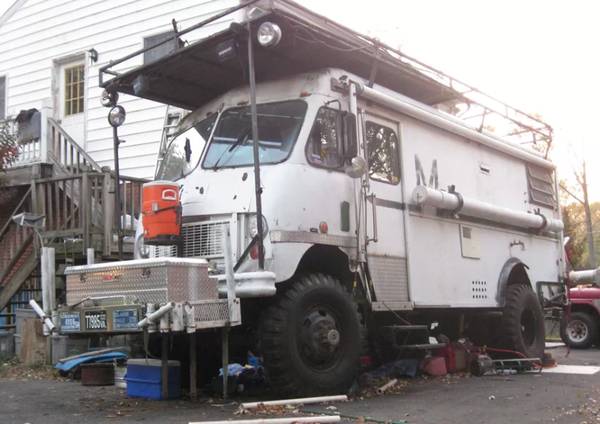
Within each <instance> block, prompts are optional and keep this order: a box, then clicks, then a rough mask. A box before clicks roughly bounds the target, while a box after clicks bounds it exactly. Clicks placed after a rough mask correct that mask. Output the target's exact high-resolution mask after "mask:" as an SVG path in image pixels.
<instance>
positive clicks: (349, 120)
mask: <svg viewBox="0 0 600 424" xmlns="http://www.w3.org/2000/svg"><path fill="white" fill-rule="evenodd" d="M342 125H343V127H342V134H343V139H344V159H346V160H351V159H352V158H354V157H355V156H356V155H357V154H358V143H357V142H356V119H355V118H354V115H352V114H351V113H346V112H344V114H343V117H342Z"/></svg>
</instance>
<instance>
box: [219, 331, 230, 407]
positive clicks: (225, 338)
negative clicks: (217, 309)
mask: <svg viewBox="0 0 600 424" xmlns="http://www.w3.org/2000/svg"><path fill="white" fill-rule="evenodd" d="M221 342H222V347H221V349H222V358H221V360H222V364H221V366H222V367H223V400H227V380H228V379H229V327H223V329H222V330H221Z"/></svg>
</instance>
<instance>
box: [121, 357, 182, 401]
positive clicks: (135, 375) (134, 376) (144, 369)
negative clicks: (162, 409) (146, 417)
mask: <svg viewBox="0 0 600 424" xmlns="http://www.w3.org/2000/svg"><path fill="white" fill-rule="evenodd" d="M160 367H161V361H160V360H158V359H130V360H128V361H127V375H126V376H125V380H126V381H127V396H130V397H139V398H145V399H154V400H162V397H161V384H162V374H161V369H160ZM180 396H181V366H180V363H179V361H169V399H177V398H179V397H180Z"/></svg>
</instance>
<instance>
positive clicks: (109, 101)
mask: <svg viewBox="0 0 600 424" xmlns="http://www.w3.org/2000/svg"><path fill="white" fill-rule="evenodd" d="M118 100H119V93H117V92H116V91H108V90H106V89H104V90H103V91H102V96H101V97H100V103H102V106H104V107H112V106H114V105H116V104H117V101H118Z"/></svg>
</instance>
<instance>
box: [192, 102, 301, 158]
mask: <svg viewBox="0 0 600 424" xmlns="http://www.w3.org/2000/svg"><path fill="white" fill-rule="evenodd" d="M257 114H258V137H259V141H258V146H259V160H260V163H261V164H266V163H278V162H282V161H284V160H286V159H287V157H288V156H289V154H290V152H291V150H292V147H293V146H294V143H295V142H296V139H297V138H298V133H299V132H300V128H301V127H302V122H303V121H304V115H305V114H306V103H305V102H303V101H302V100H292V101H286V102H277V103H267V104H260V105H257ZM250 118H251V114H250V106H245V107H238V108H232V109H228V110H226V111H225V112H223V114H222V115H221V118H220V119H219V124H218V125H217V128H216V130H215V132H214V135H213V138H212V141H211V143H210V145H209V147H208V150H207V152H206V156H205V158H204V162H203V163H202V167H203V168H208V169H218V168H225V167H235V166H249V165H252V164H253V163H254V160H253V152H252V122H251V119H250Z"/></svg>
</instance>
